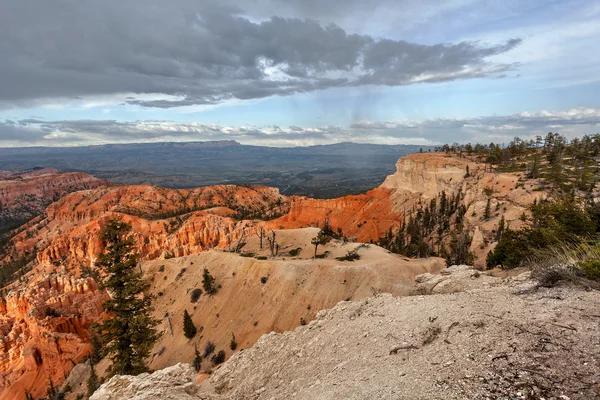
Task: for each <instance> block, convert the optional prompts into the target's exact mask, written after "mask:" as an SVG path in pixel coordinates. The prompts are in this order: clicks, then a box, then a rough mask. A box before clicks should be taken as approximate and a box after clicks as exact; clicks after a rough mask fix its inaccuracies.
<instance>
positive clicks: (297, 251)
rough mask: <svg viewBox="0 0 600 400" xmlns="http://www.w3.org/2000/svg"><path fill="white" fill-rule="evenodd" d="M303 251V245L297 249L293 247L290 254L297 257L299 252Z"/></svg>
mask: <svg viewBox="0 0 600 400" xmlns="http://www.w3.org/2000/svg"><path fill="white" fill-rule="evenodd" d="M301 251H302V248H301V247H298V248H296V249H292V250H290V256H292V257H296V256H297V255H298V254H300V252H301Z"/></svg>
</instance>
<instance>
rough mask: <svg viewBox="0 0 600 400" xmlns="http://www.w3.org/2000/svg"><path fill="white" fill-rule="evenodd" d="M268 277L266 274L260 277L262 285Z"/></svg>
mask: <svg viewBox="0 0 600 400" xmlns="http://www.w3.org/2000/svg"><path fill="white" fill-rule="evenodd" d="M268 279H269V277H268V276H263V277H262V278H260V283H262V284H263V285H264V284H265V283H267V280H268Z"/></svg>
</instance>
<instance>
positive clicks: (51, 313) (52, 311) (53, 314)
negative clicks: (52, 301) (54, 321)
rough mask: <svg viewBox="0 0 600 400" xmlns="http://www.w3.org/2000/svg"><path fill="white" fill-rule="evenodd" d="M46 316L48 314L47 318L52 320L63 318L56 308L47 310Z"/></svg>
mask: <svg viewBox="0 0 600 400" xmlns="http://www.w3.org/2000/svg"><path fill="white" fill-rule="evenodd" d="M45 314H46V317H50V318H58V317H60V316H61V314H60V312H58V311H57V310H55V309H54V308H50V307H48V308H46V311H45Z"/></svg>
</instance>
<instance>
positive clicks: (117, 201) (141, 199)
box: [13, 185, 289, 266]
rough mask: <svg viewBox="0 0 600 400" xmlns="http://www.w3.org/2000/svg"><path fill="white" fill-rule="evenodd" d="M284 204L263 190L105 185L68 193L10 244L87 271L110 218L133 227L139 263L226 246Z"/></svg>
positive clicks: (43, 260) (44, 259)
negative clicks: (250, 225) (122, 221)
mask: <svg viewBox="0 0 600 400" xmlns="http://www.w3.org/2000/svg"><path fill="white" fill-rule="evenodd" d="M288 209H289V199H288V198H286V197H284V196H282V195H280V194H279V191H278V190H277V189H273V188H267V187H243V186H224V185H223V186H211V187H206V188H199V189H195V190H173V189H162V188H158V187H155V186H147V185H142V186H121V187H105V188H99V189H96V190H90V191H82V192H78V193H73V194H71V195H69V196H66V197H65V198H63V199H61V200H60V201H58V202H56V203H54V204H52V205H51V206H50V207H48V209H47V218H46V219H44V220H41V221H39V222H38V223H37V224H35V225H34V226H32V227H31V228H29V229H28V230H26V231H24V232H22V233H21V234H19V235H18V236H17V237H15V238H14V239H13V243H14V244H15V247H17V248H18V249H19V250H20V251H26V250H32V249H33V248H34V246H35V247H37V248H38V249H40V251H39V253H38V256H37V257H38V261H39V262H40V263H41V264H43V265H51V264H60V263H68V264H71V265H76V266H81V265H92V264H93V262H94V260H95V257H96V255H97V254H98V253H100V252H101V251H102V243H101V242H100V240H99V239H98V232H99V231H100V229H101V227H102V225H103V223H104V222H105V221H106V220H107V219H110V218H122V219H123V220H124V221H126V222H128V223H130V224H131V225H132V227H133V234H134V237H135V239H136V246H137V249H136V250H137V251H138V253H139V254H140V256H141V257H142V258H143V259H154V258H159V257H165V258H169V257H181V256H185V255H190V254H196V253H199V252H201V251H205V250H207V249H210V248H214V247H221V248H224V247H227V246H228V245H229V244H230V243H232V242H233V241H235V240H236V239H237V238H238V237H239V236H240V235H241V232H242V230H243V229H244V228H245V227H246V226H248V225H249V222H248V221H247V220H245V218H258V219H268V218H272V217H274V216H278V215H280V214H284V213H286V212H287V211H288Z"/></svg>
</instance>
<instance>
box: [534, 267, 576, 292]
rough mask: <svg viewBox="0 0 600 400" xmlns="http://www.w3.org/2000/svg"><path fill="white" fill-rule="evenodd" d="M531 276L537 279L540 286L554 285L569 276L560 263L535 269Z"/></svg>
mask: <svg viewBox="0 0 600 400" xmlns="http://www.w3.org/2000/svg"><path fill="white" fill-rule="evenodd" d="M533 277H534V278H535V279H537V281H538V282H539V284H540V286H543V287H554V286H556V284H557V283H559V282H560V281H564V280H567V279H568V278H569V273H568V271H567V269H566V268H564V267H562V266H560V265H554V266H551V267H547V268H538V269H536V270H535V271H534V274H533Z"/></svg>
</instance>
